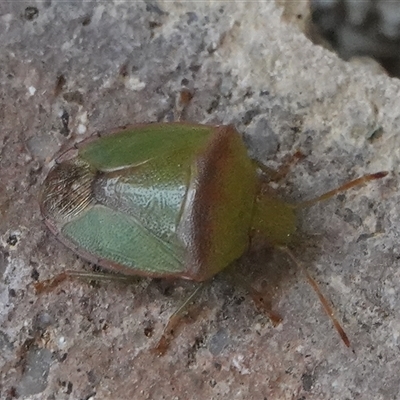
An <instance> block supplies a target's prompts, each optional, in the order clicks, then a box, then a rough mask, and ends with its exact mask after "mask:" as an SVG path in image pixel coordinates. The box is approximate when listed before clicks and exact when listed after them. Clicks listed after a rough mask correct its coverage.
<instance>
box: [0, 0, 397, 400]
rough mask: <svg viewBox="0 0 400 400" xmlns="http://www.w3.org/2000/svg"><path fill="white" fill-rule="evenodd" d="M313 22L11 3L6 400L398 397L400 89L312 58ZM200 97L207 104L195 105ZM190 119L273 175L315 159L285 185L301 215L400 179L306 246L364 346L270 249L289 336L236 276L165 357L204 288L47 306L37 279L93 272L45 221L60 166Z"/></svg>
mask: <svg viewBox="0 0 400 400" xmlns="http://www.w3.org/2000/svg"><path fill="white" fill-rule="evenodd" d="M304 3H306V2H304ZM286 11H287V10H286ZM296 12H297V14H296V15H299V16H300V17H302V14H299V13H298V11H296ZM304 12H305V13H307V10H305V11H304ZM294 19H295V18H290V17H288V15H287V12H286V15H284V11H283V9H282V8H281V6H277V5H275V4H273V3H272V2H263V3H261V2H233V1H232V2H222V1H210V2H171V1H158V2H155V1H154V2H151V1H148V2H142V1H138V2H120V1H116V0H114V1H111V0H110V1H108V2H106V3H95V2H84V3H82V4H81V5H79V6H78V5H77V4H75V3H71V2H52V1H44V2H39V1H38V2H34V1H33V2H29V3H28V2H24V1H20V2H7V3H5V2H3V3H2V4H1V5H0V21H1V22H0V39H1V40H0V48H1V49H0V93H1V98H0V102H1V107H0V116H1V122H2V123H1V131H0V273H1V282H0V298H1V303H2V305H3V306H2V307H1V310H0V349H1V354H2V357H1V362H0V363H1V364H0V365H1V378H0V380H1V382H2V385H1V387H0V397H1V398H3V399H12V398H15V397H17V396H19V398H29V399H57V400H59V399H116V398H118V399H132V398H134V399H188V398H190V399H238V400H239V399H246V400H248V399H297V400H300V399H305V398H307V399H308V400H312V399H318V400H321V399H346V398H348V399H355V398H362V399H374V400H379V399H382V400H383V399H388V398H393V399H395V398H398V396H399V394H398V393H399V390H398V371H399V369H400V357H399V337H400V315H399V310H400V272H399V270H398V263H399V261H398V260H399V257H400V249H399V245H398V238H399V235H400V228H399V225H398V224H397V221H398V218H399V216H398V215H399V213H400V205H399V201H400V195H399V193H398V189H399V180H398V165H399V157H400V151H399V148H400V146H399V138H398V130H399V125H400V118H399V110H400V96H399V91H400V83H399V81H398V80H397V79H391V78H389V77H387V76H385V75H384V74H377V73H376V72H375V71H374V70H372V69H370V68H369V67H366V66H365V67H364V66H363V65H360V64H357V65H355V64H354V65H352V64H350V63H346V62H344V61H342V60H340V59H338V58H337V57H336V55H334V54H333V53H330V52H329V51H328V50H325V49H323V48H322V47H319V46H316V45H314V44H312V43H311V42H310V41H309V40H308V39H307V38H306V36H305V35H304V34H303V33H302V32H301V31H300V30H299V25H298V24H295V23H293V20H294ZM183 90H189V91H190V92H191V93H192V94H193V98H192V99H191V101H190V102H189V104H188V105H187V107H185V108H184V109H183V110H181V109H180V106H179V104H178V103H179V101H178V100H179V96H180V93H181V92H182V91H183ZM179 117H180V118H181V119H184V120H188V121H196V122H200V123H218V124H221V123H223V124H228V123H231V124H234V125H235V126H236V127H237V129H238V130H239V132H240V133H241V134H243V137H244V140H245V141H246V143H247V144H248V147H249V154H250V155H251V156H252V157H255V158H257V159H258V160H259V161H260V162H263V163H264V164H266V165H268V166H269V167H272V168H277V167H278V166H279V165H281V164H282V163H283V162H284V160H285V158H286V157H287V156H289V155H290V154H293V153H294V152H295V151H296V150H298V149H299V150H301V151H302V152H303V153H304V154H305V156H306V157H305V158H304V159H303V160H301V161H300V162H299V163H297V165H296V166H295V167H293V168H292V170H291V171H290V173H289V174H288V176H287V178H286V180H285V181H284V182H282V183H281V184H280V185H279V187H278V191H279V193H280V194H281V195H282V196H283V198H284V199H286V200H287V201H290V202H293V203H296V202H300V201H301V200H305V199H310V198H313V197H315V196H317V195H319V194H321V193H324V192H326V191H327V190H330V189H332V188H333V187H335V186H338V185H340V184H342V183H344V182H346V181H348V180H349V179H352V178H355V177H357V176H360V175H363V174H366V173H370V172H376V171H380V170H388V171H390V175H389V176H388V177H387V178H385V179H382V180H381V181H377V182H373V183H370V184H369V185H367V186H363V187H360V188H358V189H357V190H351V191H349V192H346V193H344V194H341V195H338V196H336V197H334V198H332V199H330V200H329V201H327V202H324V203H320V204H317V205H315V206H314V207H312V208H310V209H304V210H301V212H299V220H300V223H299V232H301V235H299V238H298V241H296V246H294V251H295V253H296V255H297V257H298V259H299V260H300V261H301V262H302V263H303V264H304V265H305V266H306V267H307V269H308V270H309V271H310V273H311V274H313V276H314V277H315V278H316V279H317V281H318V282H319V283H320V285H321V287H322V289H323V291H324V292H325V294H326V295H327V297H328V298H330V299H331V300H332V302H333V303H334V304H335V310H336V314H337V316H338V318H339V319H340V320H341V321H342V322H343V326H344V328H345V330H346V332H347V334H348V335H349V337H350V340H351V344H352V350H353V351H352V350H350V349H348V348H346V347H345V346H344V344H343V343H342V342H341V340H340V338H339V337H338V335H337V333H336V331H335V330H334V329H333V328H332V325H331V322H330V321H329V319H328V318H327V316H326V315H325V314H324V312H323V310H322V307H321V305H320V303H319V301H318V299H317V297H316V295H315V293H314V292H313V291H312V290H311V288H310V287H309V285H308V284H307V283H306V282H305V280H304V277H303V276H302V274H301V273H299V272H296V270H295V269H294V268H293V266H292V267H291V268H289V271H287V272H286V268H288V266H287V264H288V262H287V261H285V257H283V256H282V254H276V253H274V254H272V255H271V253H270V252H266V251H263V250H261V251H260V252H258V253H257V254H251V255H249V256H248V257H247V258H246V259H244V260H243V263H244V265H245V266H248V267H249V268H250V267H255V269H257V270H262V269H264V270H265V274H264V275H263V276H264V278H263V279H261V278H260V279H257V282H258V286H259V287H260V288H261V289H263V290H265V291H268V289H271V287H272V286H274V287H275V288H277V290H276V296H275V298H274V299H275V301H274V303H273V307H274V309H275V310H276V311H278V312H279V313H280V314H281V315H282V316H283V317H284V321H283V323H282V324H281V325H279V326H278V327H276V328H274V327H273V326H272V325H271V323H270V322H269V320H268V318H267V317H266V316H264V314H262V313H260V312H259V311H258V310H257V309H256V308H255V306H254V304H253V303H252V301H251V299H250V298H249V297H248V296H247V295H246V294H245V293H244V292H242V291H241V289H239V288H234V287H232V286H230V284H229V282H228V281H226V280H224V279H223V277H220V278H218V279H216V280H215V281H214V282H213V283H212V284H211V285H210V287H209V288H207V290H206V291H205V292H204V294H203V296H202V298H201V300H202V301H200V302H199V303H198V304H197V306H196V307H198V313H199V318H198V319H197V320H196V321H194V322H193V323H192V324H190V325H185V326H184V327H183V329H182V331H181V333H180V335H179V336H178V337H177V338H176V340H174V342H173V343H172V345H171V348H170V350H169V351H168V352H167V354H166V355H165V356H164V357H161V358H157V357H155V356H154V355H153V354H152V353H151V352H150V349H151V348H152V347H153V346H154V345H155V343H156V342H157V339H158V338H159V337H160V335H161V333H162V329H163V327H164V326H165V323H166V321H167V320H168V316H169V315H170V314H171V312H173V310H174V308H175V307H176V306H177V305H178V304H179V302H180V299H181V298H182V297H183V296H184V295H185V294H187V293H188V292H189V291H190V289H191V286H190V285H189V284H184V283H171V282H162V281H157V280H146V279H143V280H141V281H140V283H139V284H137V285H130V286H126V285H121V284H118V283H115V282H114V283H112V282H100V283H95V284H92V283H87V282H81V281H72V282H66V283H64V284H62V285H61V286H60V287H58V288H57V289H55V290H54V291H53V292H51V293H49V294H44V295H41V296H39V295H37V294H36V293H35V291H34V289H33V283H34V282H36V281H37V280H43V279H47V278H49V277H51V276H53V275H55V274H56V273H59V272H61V271H62V270H64V269H66V268H68V269H85V268H86V269H88V270H90V267H89V266H88V265H87V263H85V262H84V261H82V260H81V259H79V258H77V257H76V256H75V255H74V254H73V253H72V252H70V251H69V250H68V249H66V248H64V247H63V246H62V245H61V244H60V243H58V241H57V240H56V239H55V238H54V237H52V236H51V234H50V233H49V232H48V231H47V230H46V228H45V227H44V224H43V223H42V221H41V217H40V213H39V208H38V204H37V196H38V191H39V188H40V183H41V182H42V181H43V179H44V177H45V176H46V173H47V171H48V165H49V161H50V160H51V158H52V156H53V154H54V153H55V152H57V151H58V150H59V149H60V148H61V147H62V146H63V145H66V143H68V142H70V141H71V140H72V139H73V140H81V139H83V138H85V137H88V136H90V135H91V134H93V133H95V132H98V131H104V130H107V129H111V128H115V127H118V126H122V125H126V124H131V123H135V122H150V121H170V120H174V119H177V118H179ZM70 136H71V137H72V139H70ZM279 271H281V272H280V273H278V272H279ZM282 271H283V272H282Z"/></svg>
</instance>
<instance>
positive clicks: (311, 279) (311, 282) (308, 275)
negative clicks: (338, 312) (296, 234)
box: [277, 246, 350, 347]
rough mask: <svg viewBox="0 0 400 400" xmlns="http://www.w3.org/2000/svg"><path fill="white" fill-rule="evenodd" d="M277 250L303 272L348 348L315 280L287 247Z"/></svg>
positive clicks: (279, 247)
mask: <svg viewBox="0 0 400 400" xmlns="http://www.w3.org/2000/svg"><path fill="white" fill-rule="evenodd" d="M277 248H278V249H279V250H281V251H282V252H283V253H285V254H286V255H287V256H289V258H290V259H291V261H292V262H293V263H294V264H295V265H296V267H297V268H299V270H301V271H302V272H303V274H304V275H305V276H306V278H307V281H308V282H309V284H310V285H311V287H312V288H313V289H314V291H315V293H316V294H317V296H318V298H319V300H320V302H321V304H322V306H323V308H324V310H325V312H326V314H327V315H328V317H329V318H330V319H331V321H332V323H333V325H334V327H335V329H336V330H337V332H338V333H339V335H340V337H341V339H342V340H343V343H344V344H345V345H346V346H347V347H350V340H349V338H348V336H347V335H346V332H345V331H344V329H343V328H342V326H341V325H340V322H339V321H338V320H337V318H336V317H335V313H334V312H333V308H332V307H331V305H330V304H329V302H328V300H327V299H326V297H325V296H324V295H323V293H322V292H321V289H320V288H319V286H318V284H317V282H316V281H315V279H314V278H313V277H312V276H311V275H310V273H309V272H308V271H307V269H306V268H304V266H303V265H302V264H301V263H300V262H299V261H297V259H296V257H295V256H294V255H293V253H292V252H291V251H290V250H289V249H288V248H287V247H283V246H278V247H277Z"/></svg>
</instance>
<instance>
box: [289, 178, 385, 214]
mask: <svg viewBox="0 0 400 400" xmlns="http://www.w3.org/2000/svg"><path fill="white" fill-rule="evenodd" d="M388 173H389V172H388V171H381V172H376V173H374V174H369V175H364V176H361V177H360V178H357V179H354V180H352V181H350V182H347V183H345V184H344V185H342V186H339V187H338V188H336V189H333V190H330V191H329V192H327V193H324V194H323V195H321V196H318V197H316V198H315V199H311V200H306V201H303V202H301V203H299V204H296V205H294V208H306V207H310V206H312V205H314V204H316V203H319V202H320V201H324V200H328V199H329V198H331V197H332V196H335V195H336V194H338V193H341V192H345V191H346V190H349V189H351V188H353V187H356V186H360V185H363V184H365V183H367V182H370V181H374V180H376V179H381V178H383V177H385V176H386V175H387V174H388Z"/></svg>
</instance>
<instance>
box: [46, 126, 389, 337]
mask: <svg viewBox="0 0 400 400" xmlns="http://www.w3.org/2000/svg"><path fill="white" fill-rule="evenodd" d="M386 174H387V173H386V172H379V173H377V174H372V175H367V176H364V177H362V178H359V179H357V180H355V181H352V182H349V183H348V184H346V185H344V186H342V187H340V188H338V189H335V190H333V191H331V192H329V193H327V194H325V195H323V196H320V197H319V198H317V199H315V200H312V201H309V202H306V203H303V205H307V206H308V205H312V204H313V203H314V202H317V201H320V200H324V199H326V198H329V197H331V196H332V195H334V194H336V193H338V192H340V191H343V190H347V189H348V188H350V187H353V186H355V185H358V184H360V183H363V182H367V181H369V180H373V179H377V178H381V177H383V176H385V175H386ZM301 206H302V205H301ZM40 207H41V211H42V214H43V217H44V220H45V223H46V225H47V226H48V227H49V229H50V230H51V231H52V232H53V233H54V234H55V235H56V236H57V238H58V239H59V240H60V241H61V242H63V243H64V244H65V245H66V246H68V247H69V248H71V249H72V250H73V251H75V252H76V253H77V254H79V255H80V256H82V257H83V258H85V259H87V260H89V261H91V262H93V263H95V264H97V265H100V266H102V267H104V268H106V269H109V270H112V271H116V272H119V273H121V274H123V275H142V276H148V277H161V278H183V279H188V280H193V281H197V282H204V281H207V280H209V279H210V278H212V277H213V276H214V275H216V274H217V273H218V272H220V271H222V270H223V269H225V268H226V267H228V266H229V265H230V264H232V263H233V262H234V261H235V260H237V259H238V258H239V257H240V256H242V255H243V254H244V253H245V252H246V250H247V249H248V247H249V244H250V237H251V236H252V235H253V234H257V235H259V236H260V237H262V239H263V240H265V242H266V243H268V244H269V245H272V246H278V247H280V248H286V246H287V244H288V243H289V241H290V238H291V236H292V235H293V233H294V232H295V230H296V215H295V209H296V206H292V205H290V204H287V203H285V202H283V201H281V200H279V199H277V198H275V197H272V196H266V195H263V194H262V193H261V180H260V168H259V166H258V165H257V164H256V162H254V161H253V160H251V159H250V158H249V157H248V155H247V149H246V147H245V145H244V143H243V141H242V139H241V137H240V135H239V134H238V133H237V131H236V130H235V129H234V128H233V127H232V126H207V125H195V124H185V123H159V124H144V125H137V126H132V127H128V128H125V129H122V130H120V131H117V132H113V133H112V134H107V135H104V136H99V137H95V138H90V139H88V140H85V141H83V142H81V143H80V144H78V145H77V146H76V147H74V148H72V149H70V150H68V151H66V152H65V153H63V154H62V155H61V156H60V157H58V159H57V160H56V161H55V165H54V167H53V168H52V169H51V170H50V172H49V174H48V176H47V178H46V179H45V181H44V184H43V188H42V191H41V195H40ZM289 255H290V256H291V253H289ZM308 279H309V280H310V282H311V284H312V285H313V282H314V281H313V280H312V278H311V277H309V276H308ZM313 286H314V285H313ZM316 290H317V292H318V295H319V296H320V298H321V299H322V300H323V301H324V299H323V298H322V295H320V292H319V291H318V289H316ZM253 294H254V292H253ZM257 296H258V294H257V293H256V295H255V296H253V297H255V298H256V299H257V298H258V297H257ZM324 307H325V309H326V310H327V312H328V314H332V310H331V309H330V308H329V306H328V305H327V303H326V305H325V304H324ZM327 307H328V308H327ZM176 316H177V314H176V313H175V314H174V318H175V317H176ZM270 316H271V317H272V319H273V320H274V319H275V322H279V317H278V316H276V315H274V314H273V313H270ZM174 318H173V319H172V320H173V321H175V319H176V318H175V319H174ZM175 322H176V321H175ZM175 322H171V321H170V324H168V326H169V327H171V326H173V325H174V324H175ZM334 323H335V320H334ZM343 335H344V336H343ZM164 336H165V335H164ZM343 337H345V334H344V332H343V334H342V338H343ZM346 339H347V338H346ZM346 344H347V343H346Z"/></svg>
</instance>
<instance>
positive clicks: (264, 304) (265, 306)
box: [226, 270, 282, 326]
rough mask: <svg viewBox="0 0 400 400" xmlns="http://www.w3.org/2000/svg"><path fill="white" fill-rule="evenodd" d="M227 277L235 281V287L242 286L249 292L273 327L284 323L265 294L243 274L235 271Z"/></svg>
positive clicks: (230, 272)
mask: <svg viewBox="0 0 400 400" xmlns="http://www.w3.org/2000/svg"><path fill="white" fill-rule="evenodd" d="M226 275H227V276H228V277H229V279H231V280H233V284H234V285H238V286H241V287H242V288H243V289H245V290H246V291H247V293H248V294H249V295H250V297H251V298H252V299H253V301H254V303H255V304H256V306H257V307H258V308H259V309H261V310H262V311H263V312H264V313H265V314H266V315H267V316H268V318H269V319H270V320H271V322H272V325H273V326H277V325H279V324H280V323H281V322H282V317H281V316H280V315H279V314H277V313H276V312H275V311H273V310H272V307H271V301H269V300H267V299H266V298H265V295H264V294H263V293H261V292H260V291H258V290H257V289H255V288H254V287H253V286H252V285H251V283H250V282H249V281H248V280H247V279H246V278H245V277H244V276H243V275H242V274H240V273H238V272H236V271H234V270H230V271H229V274H226Z"/></svg>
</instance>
